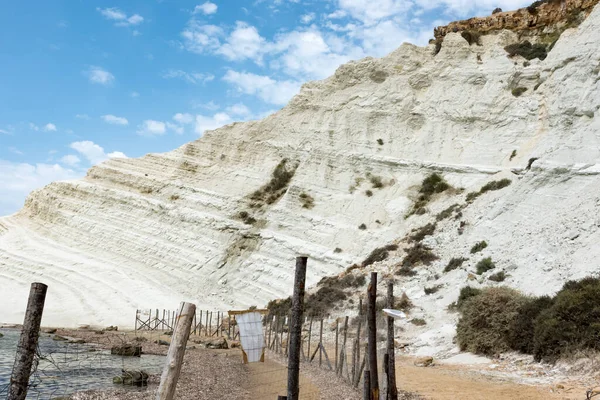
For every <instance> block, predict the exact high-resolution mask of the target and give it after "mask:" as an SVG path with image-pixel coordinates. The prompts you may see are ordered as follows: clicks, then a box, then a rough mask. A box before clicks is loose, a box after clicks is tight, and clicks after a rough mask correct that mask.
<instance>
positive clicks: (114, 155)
mask: <svg viewBox="0 0 600 400" xmlns="http://www.w3.org/2000/svg"><path fill="white" fill-rule="evenodd" d="M107 156H108V158H129V157H127V156H126V155H125V153H122V152H120V151H113V152H112V153H108V154H107Z"/></svg>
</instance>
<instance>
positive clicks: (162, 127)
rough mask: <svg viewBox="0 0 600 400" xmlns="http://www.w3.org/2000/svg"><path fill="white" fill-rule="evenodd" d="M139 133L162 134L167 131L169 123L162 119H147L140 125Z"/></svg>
mask: <svg viewBox="0 0 600 400" xmlns="http://www.w3.org/2000/svg"><path fill="white" fill-rule="evenodd" d="M137 133H138V135H141V136H161V135H164V134H165V133H167V125H166V124H165V123H164V122H162V121H155V120H152V119H147V120H145V121H144V122H143V123H142V125H140V126H139V127H138V130H137Z"/></svg>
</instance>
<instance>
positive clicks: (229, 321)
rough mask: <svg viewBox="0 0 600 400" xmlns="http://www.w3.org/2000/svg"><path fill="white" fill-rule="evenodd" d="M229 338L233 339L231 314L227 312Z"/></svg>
mask: <svg viewBox="0 0 600 400" xmlns="http://www.w3.org/2000/svg"><path fill="white" fill-rule="evenodd" d="M227 338H228V339H231V315H229V314H227Z"/></svg>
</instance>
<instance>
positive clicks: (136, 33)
mask: <svg viewBox="0 0 600 400" xmlns="http://www.w3.org/2000/svg"><path fill="white" fill-rule="evenodd" d="M131 34H132V35H133V36H140V35H141V34H142V33H141V32H140V31H138V30H137V29H134V30H133V32H131Z"/></svg>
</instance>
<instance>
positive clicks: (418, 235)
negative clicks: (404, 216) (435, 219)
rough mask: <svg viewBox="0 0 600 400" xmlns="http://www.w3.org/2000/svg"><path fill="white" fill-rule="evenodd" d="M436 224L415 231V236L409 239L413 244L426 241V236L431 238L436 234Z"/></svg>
mask: <svg viewBox="0 0 600 400" xmlns="http://www.w3.org/2000/svg"><path fill="white" fill-rule="evenodd" d="M435 227H436V225H435V224H432V223H429V224H427V225H425V226H422V227H420V228H419V229H417V230H416V231H415V233H414V234H413V235H411V236H410V237H409V239H410V241H412V242H420V241H421V240H423V239H425V236H431V235H433V234H434V232H435Z"/></svg>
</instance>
